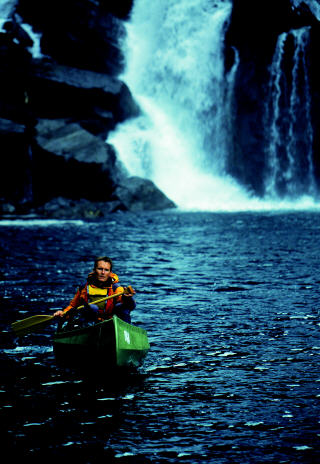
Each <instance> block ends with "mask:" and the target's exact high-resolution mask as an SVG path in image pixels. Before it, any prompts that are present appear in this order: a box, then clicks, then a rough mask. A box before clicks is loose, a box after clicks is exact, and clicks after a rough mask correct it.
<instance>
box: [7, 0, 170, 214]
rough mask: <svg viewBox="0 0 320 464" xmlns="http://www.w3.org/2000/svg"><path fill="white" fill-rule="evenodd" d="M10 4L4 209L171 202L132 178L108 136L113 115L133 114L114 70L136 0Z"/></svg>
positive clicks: (47, 210)
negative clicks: (125, 28) (125, 26)
mask: <svg viewBox="0 0 320 464" xmlns="http://www.w3.org/2000/svg"><path fill="white" fill-rule="evenodd" d="M8 4H9V7H8V10H7V12H6V13H7V17H6V18H5V19H4V20H3V21H2V22H3V25H2V30H0V60H1V69H0V77H1V86H0V143H1V182H0V210H1V213H2V215H4V214H6V215H7V214H27V213H30V212H31V213H34V214H37V215H41V216H44V217H57V218H58V217H101V216H105V215H106V214H109V213H110V212H113V211H118V210H124V211H125V210H130V211H140V210H156V209H165V208H172V207H174V206H175V205H174V204H173V202H171V201H170V200H169V199H168V198H167V197H166V196H165V195H164V194H163V193H162V192H161V191H159V189H158V188H157V187H156V186H155V185H154V184H153V183H152V182H150V181H148V180H145V179H139V178H136V177H134V178H132V177H129V176H128V174H127V173H126V171H125V169H124V167H123V166H122V165H121V163H120V162H119V161H118V160H117V157H116V154H115V152H114V150H113V147H112V146H110V145H108V144H107V143H105V140H106V138H107V135H108V133H109V131H110V130H112V129H114V128H115V126H116V125H117V123H119V122H121V121H124V120H125V119H128V118H130V117H134V116H136V115H137V114H138V113H139V108H138V107H137V105H136V103H135V102H134V100H133V98H132V96H131V93H130V91H129V89H128V88H127V86H126V85H125V84H124V83H123V82H121V80H119V78H118V76H119V74H120V73H121V72H122V70H123V56H122V52H121V48H120V45H119V43H120V40H121V38H122V37H123V35H124V27H123V20H124V19H126V18H127V17H128V14H129V12H130V9H131V7H132V1H131V0H123V1H121V2H118V1H116V0H114V1H107V0H100V1H95V0H68V2H65V1H62V0H55V1H51V0H48V1H46V2H43V1H42V0H16V1H14V0H13V1H11V2H8ZM38 43H40V47H39V45H38ZM37 45H38V48H37ZM39 48H40V50H39Z"/></svg>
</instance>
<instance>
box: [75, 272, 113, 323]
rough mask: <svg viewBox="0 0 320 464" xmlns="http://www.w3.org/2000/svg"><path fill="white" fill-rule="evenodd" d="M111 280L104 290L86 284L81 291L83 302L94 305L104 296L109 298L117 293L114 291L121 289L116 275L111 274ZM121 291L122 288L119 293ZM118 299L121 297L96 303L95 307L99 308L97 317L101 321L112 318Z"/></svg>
mask: <svg viewBox="0 0 320 464" xmlns="http://www.w3.org/2000/svg"><path fill="white" fill-rule="evenodd" d="M111 279H112V283H111V285H109V286H108V287H104V288H101V287H96V286H95V285H93V284H91V283H88V282H87V283H86V284H85V286H84V288H83V289H82V291H81V293H82V294H83V293H85V300H86V301H87V302H88V303H94V302H95V301H96V300H99V299H101V298H103V297H105V296H111V295H113V294H114V293H117V292H116V290H117V289H119V288H120V287H121V285H120V283H119V278H118V276H117V275H116V274H113V273H112V274H111ZM121 289H122V287H121V288H120V291H121ZM120 299H121V296H119V298H110V300H106V301H101V302H100V303H98V304H97V306H98V308H99V316H100V317H101V318H103V319H108V318H110V317H112V315H113V311H114V306H115V304H116V303H117V302H119V300H120Z"/></svg>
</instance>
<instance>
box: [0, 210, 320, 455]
mask: <svg viewBox="0 0 320 464" xmlns="http://www.w3.org/2000/svg"><path fill="white" fill-rule="evenodd" d="M319 232H320V214H319V213H312V212H310V213H302V212H300V213H286V214H280V213H274V214H273V213H264V214H258V213H251V214H250V213H241V214H213V213H212V214H203V213H176V212H175V213H170V214H158V213H157V214H144V215H131V214H120V215H113V216H112V217H111V218H110V220H109V221H105V222H100V223H97V222H95V223H92V222H91V223H90V222H87V223H82V222H78V223H77V222H75V223H66V222H65V223H64V222H61V223H52V224H50V223H43V224H37V223H35V224H31V223H30V222H29V223H26V225H24V226H23V225H21V223H20V225H13V224H12V223H9V224H6V223H2V224H1V223H0V240H1V242H0V243H1V255H2V267H1V272H2V278H1V298H2V299H1V326H2V329H3V330H4V332H3V333H2V335H1V353H0V361H1V385H0V391H1V393H0V395H1V396H0V397H1V411H0V412H1V427H2V431H1V435H0V436H1V438H2V439H3V441H4V443H5V444H6V448H8V449H9V451H10V460H11V459H14V458H19V457H23V460H24V462H26V461H27V462H33V463H35V462H45V463H48V462H51V461H52V462H53V461H54V462H56V461H57V460H60V461H61V462H64V461H67V460H68V462H69V460H71V462H73V460H74V462H78V463H96V462H97V463H98V462H99V463H100V462H106V463H109V462H116V463H127V462H128V463H149V462H150V463H162V462H163V463H173V462H174V463H176V462H184V463H218V464H220V463H221V464H222V463H241V464H243V463H290V464H293V463H309V462H310V463H311V462H312V463H313V462H314V463H315V462H317V461H318V460H319V457H320V451H319V436H320V424H319V420H320V419H319V398H320V391H319V390H320V389H319V387H320V372H319V352H320V339H319V338H320V337H319V325H320V320H319V296H318V295H319V284H320V277H319V272H318V269H319V259H318V258H319ZM99 254H107V255H110V256H112V257H113V258H114V260H115V271H116V272H117V273H118V274H119V275H120V276H121V280H122V282H123V283H124V284H131V285H133V286H134V287H135V288H136V290H137V298H136V300H137V304H138V307H137V309H136V311H135V312H134V313H133V320H134V322H135V323H137V324H139V325H141V326H142V327H144V328H145V329H147V331H148V335H149V339H150V344H151V350H150V352H149V354H148V357H147V359H146V362H145V364H144V366H143V368H142V369H141V371H140V372H139V373H132V374H130V375H128V376H126V377H116V376H115V375H114V374H112V375H111V374H108V375H97V376H95V375H92V376H91V377H90V378H88V377H87V376H85V375H83V374H80V373H77V372H72V371H70V370H63V369H62V368H59V367H57V366H56V364H55V360H54V356H53V353H52V348H51V335H52V331H53V327H50V328H48V329H46V330H44V331H43V332H42V333H40V334H33V335H30V336H27V337H24V338H22V339H19V340H18V339H14V337H13V336H12V334H11V333H10V331H7V330H8V324H9V323H11V322H13V321H15V320H18V319H21V318H24V317H27V316H29V315H32V314H50V313H51V311H52V310H53V309H57V308H63V307H64V306H65V305H66V303H67V302H68V301H69V299H70V298H71V297H72V296H73V294H74V291H75V289H76V285H77V284H78V283H81V282H82V281H83V278H84V277H85V276H86V274H87V272H88V271H89V270H90V269H91V261H92V257H93V256H95V255H99ZM101 372H103V366H101ZM3 449H5V448H3Z"/></svg>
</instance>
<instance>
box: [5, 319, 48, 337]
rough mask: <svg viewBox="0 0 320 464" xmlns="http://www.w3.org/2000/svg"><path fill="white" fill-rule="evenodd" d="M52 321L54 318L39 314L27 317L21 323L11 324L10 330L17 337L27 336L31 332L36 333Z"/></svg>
mask: <svg viewBox="0 0 320 464" xmlns="http://www.w3.org/2000/svg"><path fill="white" fill-rule="evenodd" d="M53 319H54V316H47V315H45V314H40V315H38V316H31V317H27V318H26V319H22V320H21V321H17V322H14V323H13V324H11V327H12V330H13V331H14V332H15V334H16V335H17V336H18V337H22V336H23V335H27V334H28V333H31V332H36V331H37V330H39V329H41V328H42V327H43V326H45V325H47V324H49V323H50V322H51V321H52V320H53Z"/></svg>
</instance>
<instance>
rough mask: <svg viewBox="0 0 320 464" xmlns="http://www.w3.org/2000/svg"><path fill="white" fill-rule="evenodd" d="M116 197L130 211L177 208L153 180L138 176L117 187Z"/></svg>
mask: <svg viewBox="0 0 320 464" xmlns="http://www.w3.org/2000/svg"><path fill="white" fill-rule="evenodd" d="M114 195H115V197H116V198H118V199H119V200H120V202H121V203H122V204H124V205H125V207H126V208H127V209H128V210H130V211H143V210H163V209H169V208H175V207H176V205H175V204H174V203H173V201H171V200H169V199H168V198H167V197H166V196H165V195H164V193H163V192H161V190H160V189H158V187H157V186H156V185H155V184H154V183H153V182H152V181H151V180H147V179H142V178H141V177H136V176H133V177H130V178H129V179H127V180H126V183H125V184H122V185H119V186H117V187H116V189H115V192H114Z"/></svg>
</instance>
